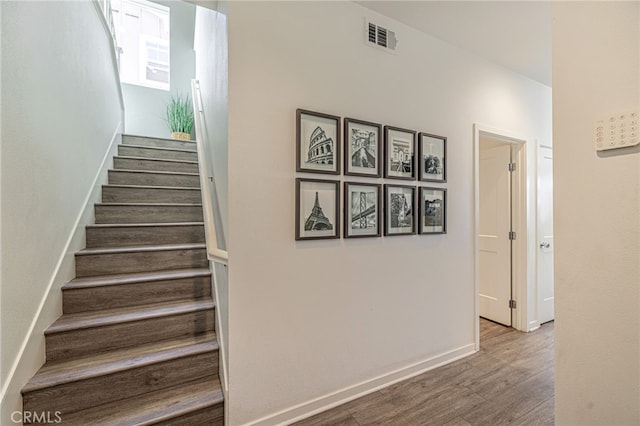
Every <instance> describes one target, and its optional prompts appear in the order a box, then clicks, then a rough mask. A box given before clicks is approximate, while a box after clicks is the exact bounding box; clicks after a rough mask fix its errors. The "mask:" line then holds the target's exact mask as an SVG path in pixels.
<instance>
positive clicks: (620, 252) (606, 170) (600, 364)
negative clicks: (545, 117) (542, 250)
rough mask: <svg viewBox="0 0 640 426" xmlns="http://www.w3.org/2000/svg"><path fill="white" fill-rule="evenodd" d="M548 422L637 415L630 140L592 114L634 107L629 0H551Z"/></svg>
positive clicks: (635, 184) (639, 37)
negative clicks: (610, 141)
mask: <svg viewBox="0 0 640 426" xmlns="http://www.w3.org/2000/svg"><path fill="white" fill-rule="evenodd" d="M553 17H554V19H553V122H554V126H553V127H554V128H553V133H554V135H553V137H554V206H555V214H554V223H555V286H556V293H555V296H556V299H555V303H556V321H555V324H556V326H555V327H556V330H555V332H556V345H555V351H556V391H555V395H556V402H555V410H556V416H555V418H556V424H558V425H560V426H562V425H584V426H587V425H637V424H639V423H640V315H639V312H640V149H638V148H635V149H630V150H623V151H620V152H610V153H609V154H605V155H602V154H600V155H598V154H596V152H595V150H594V148H593V142H592V140H593V139H592V131H593V125H594V121H595V120H596V119H598V118H600V117H603V116H607V115H608V114H609V113H614V112H617V111H624V110H628V109H638V108H639V107H640V59H639V57H640V3H638V2H637V1H636V2H558V3H556V2H554V3H553Z"/></svg>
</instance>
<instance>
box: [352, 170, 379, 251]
mask: <svg viewBox="0 0 640 426" xmlns="http://www.w3.org/2000/svg"><path fill="white" fill-rule="evenodd" d="M365 189H368V190H365ZM354 194H358V195H356V196H355V197H357V198H355V199H354ZM363 212H364V213H365V214H364V215H363V214H362V213H363ZM354 218H355V219H354ZM381 219H382V185H380V184H377V183H363V182H345V183H344V227H343V230H344V238H367V237H381V236H382V225H381V223H380V220H381Z"/></svg>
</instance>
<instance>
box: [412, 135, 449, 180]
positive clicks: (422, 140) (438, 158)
mask: <svg viewBox="0 0 640 426" xmlns="http://www.w3.org/2000/svg"><path fill="white" fill-rule="evenodd" d="M418 152H419V153H418V179H419V180H420V181H422V182H441V183H444V182H446V181H447V138H446V137H445V136H439V135H433V134H431V133H424V132H420V133H418Z"/></svg>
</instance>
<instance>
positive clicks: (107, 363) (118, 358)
mask: <svg viewBox="0 0 640 426" xmlns="http://www.w3.org/2000/svg"><path fill="white" fill-rule="evenodd" d="M200 339H201V340H202V341H197V340H200ZM194 340H196V341H195V342H193V341H194ZM171 342H177V343H178V346H176V347H172V348H170V349H163V348H162V346H163V345H165V346H166V345H167V344H168V343H171ZM154 347H157V349H155V350H154ZM184 348H188V349H189V350H188V351H187V352H186V353H176V352H179V351H180V350H181V349H184ZM149 349H151V351H149ZM219 349H220V345H219V343H218V340H217V336H216V333H215V332H213V331H210V332H207V333H203V334H200V335H197V336H189V337H186V338H179V339H171V340H167V341H162V342H153V343H149V344H145V345H142V346H134V347H127V348H122V349H119V350H114V351H110V352H103V353H100V354H99V355H95V354H93V355H88V356H85V357H82V358H77V359H74V360H70V361H64V362H56V363H51V364H45V365H44V366H43V368H42V369H41V370H40V371H39V372H38V373H36V375H35V376H33V377H32V379H31V380H30V381H29V382H27V384H25V386H24V387H23V388H22V391H21V392H22V394H23V395H24V394H26V393H30V392H35V391H38V390H42V389H46V388H48V387H51V386H59V385H62V384H68V383H73V382H79V381H82V380H88V379H92V378H95V377H99V376H107V375H110V374H115V373H119V372H121V371H126V370H132V369H134V368H141V367H144V366H147V365H152V364H160V363H163V362H168V361H172V360H175V359H180V358H185V357H188V356H193V355H198V354H201V353H206V352H216V351H218V350H219ZM101 357H105V358H107V359H105V360H103V361H102V362H100V358H101ZM114 357H115V358H114ZM96 359H98V363H97V364H95V365H94V364H87V362H90V361H93V362H94V363H95V362H96ZM125 360H129V362H128V363H125V365H123V361H125ZM83 362H84V363H85V365H82V364H83ZM78 365H80V367H78ZM47 367H49V369H47ZM65 367H67V368H69V370H70V371H72V372H73V374H69V372H68V371H62V369H64V368H65ZM43 370H44V371H43ZM51 370H53V371H52V372H51V373H50V371H51ZM39 375H40V377H41V376H42V375H48V376H50V377H49V380H44V381H42V382H40V383H32V381H33V379H36V378H38V376H39ZM59 376H63V377H59ZM64 376H66V377H64Z"/></svg>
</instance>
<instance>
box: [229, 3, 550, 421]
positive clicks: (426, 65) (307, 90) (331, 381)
mask: <svg viewBox="0 0 640 426" xmlns="http://www.w3.org/2000/svg"><path fill="white" fill-rule="evenodd" d="M365 16H374V17H376V18H377V21H378V22H379V23H380V24H382V25H388V28H391V29H393V30H394V31H395V32H396V35H397V37H398V39H399V44H398V51H397V52H398V54H397V55H391V54H388V53H385V52H382V51H380V50H377V49H374V48H371V47H368V46H366V45H365V44H364V17H365ZM228 25H229V234H228V245H229V253H230V281H229V287H230V288H229V290H230V293H229V337H230V339H229V343H230V350H229V367H230V370H229V379H230V390H229V391H230V394H229V400H228V404H229V405H228V408H229V412H228V416H229V422H230V423H229V424H231V425H243V424H264V425H268V424H269V425H270V424H278V423H281V422H282V423H284V422H290V421H291V420H292V419H294V418H297V417H299V416H306V415H309V414H310V413H311V412H313V411H315V410H318V409H322V408H327V407H328V406H329V405H331V404H335V403H338V402H340V401H344V400H345V399H349V398H353V397H354V396H356V395H358V394H360V393H363V392H368V391H371V390H373V389H374V388H375V387H377V386H383V385H385V384H388V383H390V382H391V381H393V380H398V379H400V378H402V377H404V376H406V375H409V374H415V373H417V372H419V371H420V370H423V369H425V368H431V367H433V366H434V365H436V364H438V363H440V362H448V361H450V360H451V359H453V358H455V357H457V356H463V355H465V354H468V353H470V352H471V351H473V345H474V333H475V329H474V324H475V315H476V314H475V312H474V305H475V298H476V295H475V292H474V266H473V261H474V258H473V255H474V253H473V241H474V235H473V223H474V217H473V211H474V209H473V130H472V125H473V123H474V122H478V123H482V124H484V125H487V126H491V127H495V128H498V129H504V130H508V131H510V132H511V133H514V134H519V135H526V136H527V137H528V140H536V139H537V140H538V141H540V142H541V143H547V144H548V143H550V139H551V134H550V119H551V114H550V103H551V90H550V88H548V87H546V86H543V85H541V84H539V83H536V82H534V81H532V80H529V79H527V78H524V77H522V76H520V75H517V74H515V73H512V72H510V71H507V70H505V69H503V68H500V67H498V66H494V65H492V64H491V63H488V62H485V61H483V60H481V59H479V58H477V57H476V56H473V55H470V54H467V53H465V52H463V51H461V50H459V49H456V48H453V47H452V46H450V45H448V44H446V43H443V42H441V41H439V40H437V39H435V38H432V37H429V36H427V35H424V34H422V33H420V32H417V31H415V30H413V29H411V28H409V27H407V26H404V25H402V24H399V23H397V22H393V21H389V20H387V19H385V18H384V17H382V16H379V15H376V14H374V13H373V12H371V11H369V10H368V9H365V8H363V7H361V6H359V5H358V4H355V3H352V2H344V1H339V2H230V3H229V5H228ZM296 108H305V109H310V110H315V111H320V112H325V113H330V114H335V115H339V116H342V117H347V116H348V117H353V118H360V119H364V120H370V121H374V122H378V123H382V124H388V125H395V126H399V127H405V128H410V129H415V130H417V131H426V132H432V133H436V134H441V135H445V136H447V137H448V146H447V149H448V182H447V184H446V188H447V189H448V193H447V196H448V218H447V219H448V226H447V228H448V234H446V235H432V236H405V237H386V238H372V239H360V240H344V239H340V240H326V241H315V242H308V241H307V242H295V241H294V188H295V186H294V185H295V183H294V182H295V177H296V173H295V166H294V157H295V155H294V153H295V140H296V138H295V110H296ZM529 137H530V138H529ZM533 151H534V152H535V149H534V150H533ZM306 176H307V177H310V176H312V175H309V174H307V175H306ZM316 177H318V178H331V177H328V176H321V175H317V176H316ZM334 178H335V179H342V180H344V177H342V178H340V177H334ZM349 180H353V181H360V180H362V179H357V178H353V179H351V178H350V179H349ZM376 182H381V180H376ZM398 182H399V183H406V182H400V181H398ZM533 182H534V183H535V180H533Z"/></svg>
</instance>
